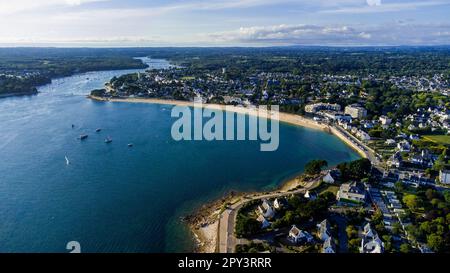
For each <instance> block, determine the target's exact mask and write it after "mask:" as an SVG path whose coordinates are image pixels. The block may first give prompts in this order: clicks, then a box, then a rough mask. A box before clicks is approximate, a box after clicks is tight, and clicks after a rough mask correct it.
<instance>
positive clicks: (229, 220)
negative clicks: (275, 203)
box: [218, 177, 322, 253]
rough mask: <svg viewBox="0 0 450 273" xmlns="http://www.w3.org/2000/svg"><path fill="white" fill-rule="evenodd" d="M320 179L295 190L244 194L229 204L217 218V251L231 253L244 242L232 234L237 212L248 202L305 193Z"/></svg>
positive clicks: (320, 179)
mask: <svg viewBox="0 0 450 273" xmlns="http://www.w3.org/2000/svg"><path fill="white" fill-rule="evenodd" d="M321 181H322V177H320V178H318V179H316V180H313V181H311V182H309V183H308V185H306V186H305V187H303V188H301V189H298V190H295V191H284V192H276V193H269V194H255V195H249V196H245V197H244V199H242V200H240V201H239V202H237V203H235V204H232V205H230V206H229V207H228V208H227V209H226V210H225V211H224V212H222V214H221V215H220V218H219V238H218V251H219V253H233V252H234V251H235V249H236V245H238V244H241V243H246V242H247V240H245V239H239V238H236V236H235V235H234V227H235V224H236V218H237V213H238V212H239V210H240V209H241V208H242V207H243V206H244V205H245V204H247V203H248V202H250V201H253V200H262V199H273V198H280V197H286V196H290V195H292V194H299V193H305V192H306V191H307V190H311V189H314V188H316V187H317V186H319V184H320V182H321Z"/></svg>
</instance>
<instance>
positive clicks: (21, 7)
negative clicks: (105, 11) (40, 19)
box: [0, 0, 109, 14]
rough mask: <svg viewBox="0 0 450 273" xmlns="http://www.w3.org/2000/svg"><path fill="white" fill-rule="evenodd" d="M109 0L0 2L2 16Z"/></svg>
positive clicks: (22, 0)
mask: <svg viewBox="0 0 450 273" xmlns="http://www.w3.org/2000/svg"><path fill="white" fill-rule="evenodd" d="M105 1H109V0H12V1H11V0H0V14H14V13H18V12H24V11H33V10H39V9H45V8H50V7H67V6H69V7H70V6H80V5H82V4H86V3H92V2H105Z"/></svg>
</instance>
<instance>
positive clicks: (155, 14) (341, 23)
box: [0, 0, 450, 47]
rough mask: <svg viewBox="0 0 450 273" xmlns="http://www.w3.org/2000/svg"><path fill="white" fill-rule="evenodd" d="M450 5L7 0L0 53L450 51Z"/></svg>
mask: <svg viewBox="0 0 450 273" xmlns="http://www.w3.org/2000/svg"><path fill="white" fill-rule="evenodd" d="M449 15H450V0H429V1H417V0H411V1H407V0H336V1H333V0H208V1H201V0H127V1H123V0H0V46H16V45H19V46H20V45H24V46H30V45H36V46H105V47H119V46H282V45H324V46H361V45H362V46H367V45H369V46H379V45H450V16H449Z"/></svg>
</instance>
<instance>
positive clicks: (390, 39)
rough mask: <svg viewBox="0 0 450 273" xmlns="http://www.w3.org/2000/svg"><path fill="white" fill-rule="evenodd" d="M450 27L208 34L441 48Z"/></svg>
mask: <svg viewBox="0 0 450 273" xmlns="http://www.w3.org/2000/svg"><path fill="white" fill-rule="evenodd" d="M449 27H450V26H449V25H446V24H415V25H409V24H404V23H403V24H386V25H373V26H362V25H352V26H349V25H341V26H333V25H276V26H265V27H264V26H254V27H241V28H240V29H238V30H235V31H228V32H220V33H212V34H205V37H203V40H205V41H208V40H209V41H213V42H215V43H218V44H226V43H230V44H252V45H254V44H262V45H277V44H278V45H343V46H345V45H421V44H425V45H437V44H449V43H450V36H448V35H446V34H447V33H448V29H449Z"/></svg>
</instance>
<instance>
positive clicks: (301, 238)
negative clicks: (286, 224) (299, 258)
mask: <svg viewBox="0 0 450 273" xmlns="http://www.w3.org/2000/svg"><path fill="white" fill-rule="evenodd" d="M288 240H289V241H291V242H293V243H295V244H298V243H311V242H313V241H314V237H313V236H312V235H311V234H309V233H308V232H306V231H303V230H300V229H299V228H297V227H296V226H295V225H293V226H292V228H291V230H290V231H289V235H288Z"/></svg>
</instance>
